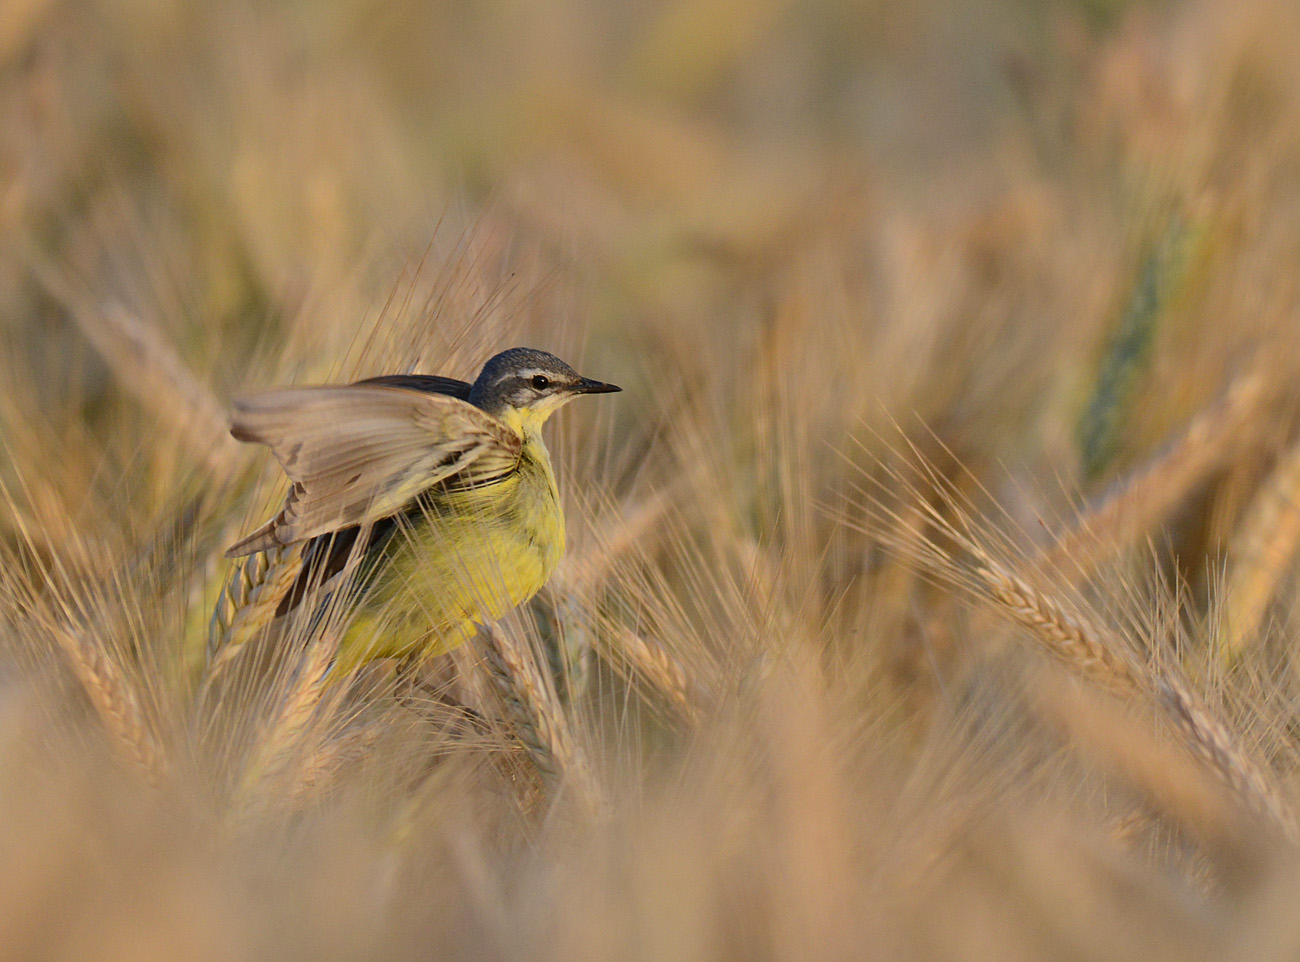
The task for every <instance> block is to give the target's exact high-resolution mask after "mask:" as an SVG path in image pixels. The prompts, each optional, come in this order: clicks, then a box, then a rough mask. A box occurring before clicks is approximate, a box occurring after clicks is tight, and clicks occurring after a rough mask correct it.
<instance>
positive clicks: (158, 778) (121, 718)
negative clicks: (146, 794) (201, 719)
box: [52, 625, 167, 785]
mask: <svg viewBox="0 0 1300 962" xmlns="http://www.w3.org/2000/svg"><path fill="white" fill-rule="evenodd" d="M52 631H53V634H54V638H55V640H56V642H57V644H58V646H59V650H60V651H62V652H63V654H64V657H65V658H66V660H67V663H68V666H69V667H70V668H71V669H72V673H73V674H74V675H75V676H76V677H77V680H78V681H79V682H80V683H81V688H82V690H83V691H84V692H85V693H86V696H87V697H88V698H89V699H90V703H91V705H93V706H94V708H95V712H96V714H98V715H99V718H100V721H101V722H103V724H104V728H105V730H107V732H108V733H109V735H110V736H111V737H112V740H113V744H114V745H116V746H117V748H118V751H119V753H120V754H121V755H123V756H124V757H125V758H126V759H127V760H128V761H130V762H131V763H132V764H134V765H135V766H136V767H137V768H139V769H140V771H142V772H144V773H145V775H146V776H147V777H148V779H149V781H150V782H151V783H152V784H154V785H158V784H161V782H162V780H163V778H164V777H165V776H166V774H167V758H166V755H165V753H164V752H163V748H162V745H161V744H160V743H159V741H158V738H157V736H156V735H155V734H154V732H153V728H152V726H151V725H150V724H149V721H148V719H147V718H146V716H145V713H144V710H143V708H142V707H141V705H140V700H139V698H138V697H137V696H136V693H135V691H134V689H133V688H132V686H131V685H130V683H128V681H127V680H126V676H125V675H124V674H123V673H122V672H121V670H120V669H119V668H118V666H117V665H115V664H114V663H113V661H112V660H111V659H110V658H108V657H107V655H106V654H105V652H104V650H103V648H102V647H100V646H99V645H96V644H94V643H93V642H91V641H90V640H89V639H87V638H86V635H85V632H84V631H82V630H78V629H74V628H71V627H65V626H61V625H54V626H52Z"/></svg>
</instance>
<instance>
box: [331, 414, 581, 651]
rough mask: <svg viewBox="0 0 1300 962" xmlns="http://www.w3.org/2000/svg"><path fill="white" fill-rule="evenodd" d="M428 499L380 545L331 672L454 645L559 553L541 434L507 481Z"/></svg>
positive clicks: (543, 574) (556, 513) (501, 609)
mask: <svg viewBox="0 0 1300 962" xmlns="http://www.w3.org/2000/svg"><path fill="white" fill-rule="evenodd" d="M427 502H428V504H427V510H426V511H425V512H424V514H423V517H422V518H419V519H417V520H415V521H414V522H413V523H412V524H410V525H407V526H404V527H403V528H402V529H400V530H399V531H398V532H397V534H396V535H395V536H394V537H393V539H392V540H391V541H390V542H389V543H388V545H387V547H386V549H385V555H386V557H385V559H384V561H383V562H382V563H381V568H380V570H379V571H378V573H377V574H376V576H375V580H374V582H373V584H372V586H371V587H370V589H369V590H368V591H367V592H366V594H365V598H364V600H363V602H362V603H361V607H360V610H358V611H357V613H356V615H355V617H354V618H353V620H352V622H351V624H350V625H349V627H348V630H347V632H346V633H345V635H344V638H343V642H342V645H341V647H340V650H339V657H338V664H337V668H338V669H339V670H341V671H348V670H350V669H351V668H353V667H355V666H357V665H359V664H362V663H364V662H366V661H369V660H371V659H373V658H385V657H405V656H408V655H414V654H419V655H421V656H432V655H435V654H440V653H442V652H445V651H449V650H450V649H452V648H455V647H456V646H457V645H460V644H462V643H463V642H465V641H467V640H468V639H469V638H470V637H471V636H472V635H473V633H474V631H475V627H476V626H477V625H479V624H482V623H484V622H487V621H492V620H494V619H497V618H500V617H501V616H502V615H504V614H505V613H506V612H507V611H509V610H510V609H511V608H513V607H515V606H516V605H519V604H522V603H523V602H525V601H527V600H528V599H529V598H531V597H532V596H533V595H535V594H536V593H537V591H538V589H540V588H541V587H542V585H544V584H545V583H546V579H547V578H549V577H550V575H551V572H552V571H554V570H555V566H556V564H557V563H558V562H559V560H560V557H561V555H563V553H564V514H563V511H562V510H561V508H560V501H559V496H558V493H557V491H556V488H555V476H554V474H553V473H552V472H551V464H550V459H549V457H548V456H547V452H546V448H545V446H543V444H542V442H541V438H540V437H536V436H534V437H533V438H531V439H529V440H528V442H527V443H526V444H525V446H524V455H523V458H522V460H521V462H520V467H519V469H518V471H516V472H515V473H514V474H512V475H511V476H510V477H508V478H506V479H505V480H502V481H499V482H497V483H495V484H492V485H488V486H485V487H481V488H474V489H468V490H462V491H442V490H439V491H434V492H431V493H430V495H429V497H428V498H427Z"/></svg>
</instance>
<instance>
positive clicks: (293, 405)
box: [226, 347, 622, 672]
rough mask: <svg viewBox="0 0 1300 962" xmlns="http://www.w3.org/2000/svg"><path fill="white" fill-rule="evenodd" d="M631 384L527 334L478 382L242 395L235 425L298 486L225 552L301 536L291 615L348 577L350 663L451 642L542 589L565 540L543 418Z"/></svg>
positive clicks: (284, 602)
mask: <svg viewBox="0 0 1300 962" xmlns="http://www.w3.org/2000/svg"><path fill="white" fill-rule="evenodd" d="M620 390H622V389H621V388H620V387H618V386H616V385H614V384H609V383H606V382H604V381H597V380H593V379H591V378H588V377H584V376H582V375H580V374H578V372H577V371H575V370H574V369H573V368H572V367H570V366H569V365H568V364H566V363H565V362H564V361H562V360H560V359H559V358H558V357H556V356H555V355H554V354H550V353H548V352H546V351H541V350H537V349H534V348H526V347H516V348H511V349H510V350H506V351H502V352H501V353H499V354H497V355H495V356H494V357H492V358H490V359H489V360H488V361H487V362H486V363H485V364H484V365H483V368H482V370H481V371H480V372H479V374H478V377H477V378H475V380H474V381H473V383H472V384H471V383H468V382H465V381H460V380H456V379H453V378H446V377H439V376H435V375H426V374H388V375H381V376H379V377H371V378H367V379H365V380H361V381H357V382H355V383H352V384H344V385H315V386H303V387H285V388H277V389H271V390H267V391H263V392H260V393H256V394H252V395H249V396H246V397H243V398H240V399H238V400H236V402H235V404H234V413H233V417H232V423H231V434H232V435H233V436H234V437H235V438H236V439H237V440H239V441H243V442H247V443H252V444H261V445H265V446H266V447H268V448H269V449H270V450H271V453H272V454H273V455H274V457H275V458H276V460H277V461H278V462H279V463H280V465H281V467H282V468H283V469H284V473H285V474H286V475H287V476H288V478H289V481H290V482H291V487H290V490H289V493H288V495H287V497H286V499H285V502H284V507H283V508H282V509H281V510H280V511H279V512H278V513H277V514H276V515H275V516H274V517H272V518H271V519H270V520H269V521H267V522H266V523H265V524H263V525H262V526H261V527H259V528H257V529H256V530H255V531H253V532H251V533H250V534H248V535H247V536H246V537H244V538H242V539H241V540H239V541H238V542H236V543H235V544H233V545H232V546H231V547H230V548H229V549H228V550H227V551H226V555H227V557H229V558H240V557H243V556H246V555H251V554H255V553H257V552H263V551H270V550H274V549H277V548H281V547H285V546H292V545H301V546H302V547H301V558H302V566H301V568H300V569H299V573H298V575H297V577H296V579H295V581H294V582H293V584H292V585H291V586H290V587H289V588H288V590H286V591H285V593H284V595H283V597H282V598H281V599H280V601H279V603H278V607H277V609H276V617H277V618H279V619H283V618H285V617H287V616H289V615H290V614H291V613H293V612H294V611H295V610H297V609H299V608H300V607H301V606H303V605H304V603H308V609H309V610H311V611H315V612H321V611H323V610H324V609H325V606H326V605H327V603H328V604H338V603H339V602H340V597H339V596H335V595H334V593H333V591H334V589H333V588H332V587H331V586H336V585H339V584H344V585H347V587H346V589H345V594H344V595H343V596H341V597H342V599H343V603H344V604H346V605H347V606H348V610H349V615H348V617H347V618H345V619H344V625H345V627H343V628H342V629H341V630H342V631H343V635H342V638H341V640H340V642H339V649H338V653H337V655H336V656H335V659H336V660H335V670H337V671H340V672H347V671H350V670H351V669H353V668H355V667H358V666H360V665H362V664H364V663H366V662H369V661H371V660H374V659H378V658H397V659H410V658H415V659H420V658H424V657H430V656H433V655H436V654H439V653H442V652H446V651H450V650H451V649H453V648H455V647H457V646H459V645H461V644H463V643H464V642H465V641H467V640H468V639H469V638H470V637H472V636H473V634H474V633H475V631H476V630H477V629H478V626H480V625H482V624H485V623H487V622H490V621H495V620H497V619H499V618H500V617H502V616H503V615H504V614H505V613H506V612H508V611H509V610H511V609H512V608H514V607H516V606H517V605H520V604H522V603H524V602H526V601H527V600H529V599H530V598H532V597H533V595H535V594H536V593H537V592H538V591H539V590H540V589H541V587H542V586H543V585H544V584H545V583H546V581H547V579H548V578H549V577H550V575H551V573H552V572H553V571H554V570H555V567H556V565H557V564H558V563H559V561H560V558H561V556H562V555H563V553H564V547H565V525H564V511H563V508H562V505H561V502H560V495H559V489H558V487H557V485H556V479H555V472H554V470H553V468H552V466H551V459H550V455H549V453H548V452H547V449H546V444H545V442H544V441H543V440H542V425H543V424H544V423H545V422H546V420H547V418H549V417H550V416H551V415H552V414H554V413H555V411H557V410H558V409H559V408H560V407H562V406H563V405H564V404H566V403H567V402H568V401H570V400H572V399H573V398H575V397H578V396H580V395H583V394H606V393H612V392H616V391H620ZM344 575H347V576H348V577H347V578H344V577H343V576H344Z"/></svg>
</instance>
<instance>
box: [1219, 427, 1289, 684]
mask: <svg viewBox="0 0 1300 962" xmlns="http://www.w3.org/2000/svg"><path fill="white" fill-rule="evenodd" d="M1297 550H1300V446H1296V447H1293V448H1292V449H1291V450H1290V451H1288V452H1287V453H1286V454H1285V455H1284V456H1283V458H1282V460H1281V461H1279V462H1278V465H1277V467H1276V468H1274V469H1273V473H1272V474H1271V475H1270V476H1269V478H1268V480H1267V481H1265V482H1264V484H1263V485H1262V486H1261V488H1260V490H1259V491H1258V492H1257V493H1256V495H1255V497H1254V498H1253V499H1252V500H1251V502H1250V504H1249V506H1248V507H1247V508H1246V513H1245V516H1244V517H1243V519H1242V521H1241V525H1240V527H1239V528H1238V529H1237V534H1236V537H1235V538H1234V539H1233V542H1232V546H1231V547H1230V549H1229V551H1228V581H1227V585H1226V586H1225V591H1224V602H1223V610H1222V613H1221V617H1220V620H1219V636H1218V639H1217V640H1218V645H1217V648H1218V651H1219V654H1220V655H1221V657H1222V658H1223V660H1224V661H1225V662H1227V663H1231V662H1234V661H1236V660H1237V659H1238V658H1240V657H1241V656H1242V654H1244V653H1245V651H1246V649H1247V648H1249V647H1250V646H1251V644H1252V643H1253V642H1254V641H1255V639H1256V638H1257V636H1258V633H1259V627H1260V624H1261V622H1262V621H1263V620H1264V614H1265V613H1266V612H1267V611H1268V606H1269V603H1270V602H1271V601H1272V600H1273V597H1274V595H1275V594H1276V593H1277V589H1278V585H1279V584H1280V582H1281V580H1282V578H1283V577H1284V576H1285V575H1286V573H1287V572H1288V571H1290V570H1291V567H1292V563H1293V562H1294V560H1295V555H1296V551H1297Z"/></svg>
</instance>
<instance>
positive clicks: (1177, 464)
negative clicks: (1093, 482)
mask: <svg viewBox="0 0 1300 962" xmlns="http://www.w3.org/2000/svg"><path fill="white" fill-rule="evenodd" d="M1271 399H1272V393H1271V392H1270V390H1269V389H1268V382H1267V380H1266V379H1265V377H1264V375H1263V374H1262V373H1260V372H1258V371H1252V372H1250V373H1247V374H1243V375H1240V376H1239V377H1237V378H1236V379H1235V380H1234V381H1233V382H1232V384H1231V385H1230V386H1229V388H1228V390H1227V392H1226V393H1225V394H1224V396H1223V398H1222V399H1221V400H1220V401H1219V402H1218V403H1216V404H1214V405H1212V406H1211V407H1209V408H1207V409H1206V410H1204V411H1202V412H1201V413H1200V414H1198V415H1197V416H1196V417H1195V418H1194V419H1193V420H1192V422H1191V424H1190V425H1188V427H1187V429H1186V430H1185V431H1184V432H1183V434H1182V436H1181V437H1179V438H1178V439H1177V440H1176V441H1175V442H1174V443H1173V444H1171V445H1170V446H1169V447H1168V448H1167V449H1166V450H1165V451H1164V452H1163V453H1162V454H1160V455H1159V456H1157V457H1156V458H1154V459H1153V460H1151V461H1150V462H1148V463H1147V464H1146V465H1145V466H1143V467H1141V468H1139V469H1138V470H1136V471H1135V472H1133V473H1132V474H1130V475H1129V476H1128V477H1127V478H1126V479H1125V480H1124V481H1123V483H1122V484H1121V485H1120V486H1118V487H1117V488H1115V489H1113V491H1112V492H1111V493H1110V494H1109V495H1108V496H1107V497H1106V498H1105V499H1104V500H1103V501H1102V502H1101V503H1100V504H1099V505H1097V506H1096V507H1095V508H1093V509H1092V510H1091V511H1089V512H1088V513H1087V514H1085V515H1084V516H1083V517H1081V518H1080V519H1079V520H1078V521H1077V522H1076V523H1075V524H1074V526H1073V527H1072V528H1070V530H1068V531H1066V532H1065V533H1063V534H1062V535H1061V536H1059V537H1058V538H1057V539H1056V540H1055V541H1054V542H1053V543H1052V545H1051V546H1050V547H1049V548H1048V549H1047V550H1045V551H1044V552H1043V554H1042V555H1041V557H1040V558H1039V559H1038V560H1037V561H1036V562H1035V567H1037V568H1039V569H1049V568H1050V569H1053V570H1056V571H1059V572H1060V573H1061V574H1062V575H1064V576H1065V577H1067V578H1069V579H1070V580H1071V581H1082V580H1085V579H1086V578H1087V577H1088V576H1090V575H1091V574H1092V573H1093V572H1094V571H1095V570H1096V569H1097V566H1098V565H1100V564H1101V563H1102V562H1103V561H1105V560H1106V559H1107V558H1110V557H1113V556H1114V555H1115V554H1117V553H1118V552H1119V551H1121V550H1123V548H1124V547H1125V546H1126V545H1128V544H1130V543H1131V542H1132V540H1133V539H1135V538H1137V537H1140V536H1141V534H1142V533H1143V532H1145V531H1148V530H1150V529H1151V528H1152V527H1153V526H1154V525H1156V524H1158V523H1159V522H1160V521H1161V520H1162V519H1164V518H1165V517H1166V515H1168V513H1169V512H1170V511H1171V510H1172V509H1173V508H1174V507H1175V506H1177V505H1178V504H1179V503H1180V502H1181V501H1182V500H1183V498H1185V497H1186V496H1187V493H1188V492H1189V491H1190V490H1191V489H1192V488H1193V487H1195V486H1196V485H1197V484H1198V483H1200V481H1201V480H1202V479H1203V478H1205V477H1206V475H1208V474H1209V473H1210V472H1211V471H1214V470H1215V469H1217V468H1219V467H1221V466H1222V465H1224V464H1226V463H1227V462H1228V460H1229V459H1230V458H1231V457H1233V456H1234V455H1235V454H1237V453H1238V452H1240V451H1241V450H1243V449H1244V448H1245V447H1247V446H1248V445H1249V444H1251V443H1253V442H1254V441H1255V439H1256V438H1257V437H1258V436H1259V431H1258V428H1257V427H1256V424H1257V423H1258V422H1259V421H1260V417H1261V416H1260V412H1261V409H1263V408H1264V407H1265V406H1266V405H1267V403H1268V402H1269V401H1270V400H1271Z"/></svg>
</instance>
